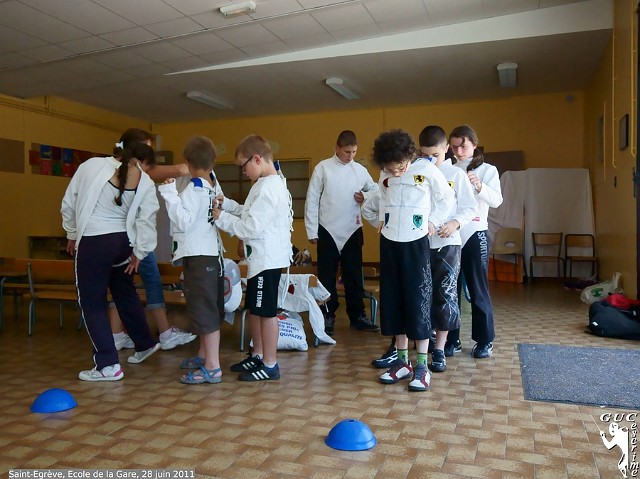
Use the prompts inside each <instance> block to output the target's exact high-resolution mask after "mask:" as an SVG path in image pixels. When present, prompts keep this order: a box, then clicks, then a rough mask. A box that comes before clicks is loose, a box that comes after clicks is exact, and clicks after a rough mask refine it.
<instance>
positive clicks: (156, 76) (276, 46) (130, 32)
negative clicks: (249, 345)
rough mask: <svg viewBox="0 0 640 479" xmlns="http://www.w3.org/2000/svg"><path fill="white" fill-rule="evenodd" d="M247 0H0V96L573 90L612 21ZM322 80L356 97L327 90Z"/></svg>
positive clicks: (120, 103)
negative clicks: (234, 12) (226, 13)
mask: <svg viewBox="0 0 640 479" xmlns="http://www.w3.org/2000/svg"><path fill="white" fill-rule="evenodd" d="M255 2H256V4H257V9H256V11H255V12H254V13H253V14H251V15H245V16H239V17H235V18H228V19H227V18H225V17H223V16H222V15H221V14H220V13H219V11H218V8H219V7H220V6H222V5H227V4H230V3H234V2H233V1H232V0H0V93H2V94H5V95H10V96H14V97H18V98H31V97H36V96H41V95H57V96H61V97H64V98H68V99H70V100H74V101H79V102H82V103H86V104H90V105H94V106H97V107H101V108H105V109H108V110H112V111H116V112H119V113H123V114H127V115H130V116H133V117H137V118H141V119H145V120H148V121H151V122H169V121H189V120H199V119H222V118H231V117H249V116H262V115H271V114H292V113H303V112H318V111H325V110H340V109H350V110H353V109H361V108H380V107H388V106H394V105H396V106H397V105H408V104H423V103H442V102H452V101H464V100H467V99H489V98H505V97H509V96H511V95H514V94H518V95H520V94H533V93H545V92H567V93H571V92H572V91H575V90H580V89H582V88H584V87H585V86H586V84H587V83H588V81H589V80H590V78H591V77H592V75H593V73H594V71H595V69H596V68H597V66H598V64H599V63H600V60H601V58H602V54H603V51H604V49H605V47H606V45H607V42H608V41H609V39H610V38H611V32H612V24H613V19H612V10H613V6H612V0H255ZM505 61H509V62H516V63H517V64H518V65H519V66H518V73H517V77H518V82H517V87H516V88H515V89H503V88H500V86H499V84H498V74H497V71H496V65H497V64H498V63H501V62H505ZM189 70H199V71H195V72H190V73H180V74H175V73H177V72H185V71H189ZM331 76H338V77H340V78H343V79H344V80H345V81H346V82H347V83H349V84H350V85H351V86H352V87H353V89H354V90H356V91H357V92H358V94H359V95H360V98H359V99H357V100H346V99H344V98H342V97H340V96H339V95H338V94H336V93H335V92H333V91H332V90H330V89H329V88H328V87H327V86H326V85H324V80H325V79H326V78H328V77H331ZM191 90H201V91H203V90H204V91H208V92H210V93H212V94H213V95H215V96H217V97H219V98H221V99H223V100H225V101H226V102H228V103H231V104H233V105H234V109H232V110H216V109H213V108H210V107H207V106H203V105H200V104H199V103H195V102H194V101H192V100H190V99H188V98H186V92H187V91H191Z"/></svg>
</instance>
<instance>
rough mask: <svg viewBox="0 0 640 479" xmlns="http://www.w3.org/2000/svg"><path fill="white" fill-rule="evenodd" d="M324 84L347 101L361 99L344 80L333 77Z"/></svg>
mask: <svg viewBox="0 0 640 479" xmlns="http://www.w3.org/2000/svg"><path fill="white" fill-rule="evenodd" d="M324 82H325V84H326V85H327V86H328V87H331V88H333V89H334V90H335V91H336V92H337V93H339V94H340V95H342V96H343V97H345V98H346V99H347V100H357V99H358V98H360V97H359V96H358V94H357V93H356V92H354V91H353V90H352V89H351V87H350V86H349V85H347V84H346V83H345V82H344V80H343V79H342V78H338V77H331V78H327V79H326V80H325V81H324Z"/></svg>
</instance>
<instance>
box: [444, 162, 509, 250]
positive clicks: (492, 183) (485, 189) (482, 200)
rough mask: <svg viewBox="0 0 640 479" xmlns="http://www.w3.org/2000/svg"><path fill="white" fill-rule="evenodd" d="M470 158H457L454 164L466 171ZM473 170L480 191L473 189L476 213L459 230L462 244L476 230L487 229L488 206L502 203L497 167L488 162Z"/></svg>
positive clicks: (495, 206)
mask: <svg viewBox="0 0 640 479" xmlns="http://www.w3.org/2000/svg"><path fill="white" fill-rule="evenodd" d="M471 160H472V158H467V159H466V160H462V161H460V160H458V162H457V163H456V164H455V165H454V166H457V167H458V168H461V169H462V170H463V171H464V172H466V171H467V167H468V166H469V164H470V163H471ZM473 172H474V173H475V174H476V176H477V177H478V178H479V179H480V181H482V188H481V189H480V191H475V198H476V201H477V202H478V214H477V215H476V217H475V218H474V219H473V220H472V221H471V222H469V223H468V224H467V226H465V227H464V228H463V229H462V231H461V232H460V236H461V238H462V246H464V245H465V244H466V242H467V240H468V239H469V238H471V236H472V235H473V234H474V233H475V232H476V231H485V230H487V229H489V223H488V221H487V217H488V216H489V208H497V207H498V206H500V205H501V204H502V190H501V189H500V175H499V174H498V169H497V168H496V167H495V166H493V165H490V164H488V163H482V164H481V165H480V166H479V167H478V168H476V169H475V170H473ZM474 189H475V188H474Z"/></svg>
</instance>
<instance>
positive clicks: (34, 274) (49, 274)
mask: <svg viewBox="0 0 640 479" xmlns="http://www.w3.org/2000/svg"><path fill="white" fill-rule="evenodd" d="M17 261H26V262H27V276H28V280H29V297H30V301H29V328H28V334H29V336H31V335H32V334H33V328H34V326H35V322H36V303H37V302H38V301H57V302H58V303H59V306H58V322H59V325H60V328H62V305H63V303H65V302H74V303H75V302H77V301H78V293H77V290H76V272H75V262H74V261H72V260H54V259H51V260H49V259H29V260H17Z"/></svg>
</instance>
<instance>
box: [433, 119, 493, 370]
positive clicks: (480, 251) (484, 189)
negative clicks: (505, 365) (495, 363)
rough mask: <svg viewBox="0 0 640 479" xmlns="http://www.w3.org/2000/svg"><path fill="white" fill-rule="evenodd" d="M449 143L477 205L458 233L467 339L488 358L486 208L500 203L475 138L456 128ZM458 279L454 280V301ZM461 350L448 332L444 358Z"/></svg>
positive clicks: (490, 335) (490, 336)
mask: <svg viewBox="0 0 640 479" xmlns="http://www.w3.org/2000/svg"><path fill="white" fill-rule="evenodd" d="M449 144H450V146H451V150H452V151H453V154H454V155H455V158H456V160H457V161H456V163H455V166H457V167H459V168H462V170H464V171H465V172H466V173H467V177H468V178H469V182H470V183H471V185H472V186H473V189H474V193H475V195H474V196H475V199H476V202H477V203H478V208H477V214H476V217H475V218H474V219H473V220H472V221H471V222H469V223H468V224H467V225H466V226H464V227H463V228H462V230H461V231H460V236H461V239H462V251H461V258H460V266H461V268H460V270H461V276H464V279H465V281H466V284H467V287H468V289H469V296H470V299H471V338H472V339H473V340H474V341H475V342H476V344H475V346H474V347H473V351H472V352H473V357H475V358H488V357H490V356H491V354H492V353H493V340H494V338H495V328H494V324H493V305H492V304H491V296H490V295H489V278H488V274H489V234H488V229H489V224H488V222H487V216H488V214H489V208H497V207H498V206H500V204H501V203H502V192H501V190H500V178H499V176H498V170H497V169H496V167H495V166H493V165H490V164H488V163H485V162H484V156H483V155H482V152H481V151H480V150H479V149H478V135H477V134H476V132H475V131H474V130H473V128H471V127H470V126H467V125H462V126H458V127H456V128H454V129H453V131H452V132H451V134H450V135H449ZM461 289H462V277H460V278H459V279H458V298H460V292H461ZM460 351H462V345H461V343H460V330H459V329H456V330H453V331H449V335H448V336H447V343H446V345H445V349H444V352H445V356H453V355H454V354H455V353H456V352H460Z"/></svg>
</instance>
